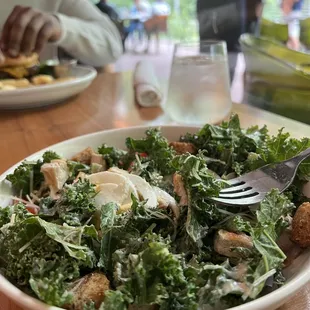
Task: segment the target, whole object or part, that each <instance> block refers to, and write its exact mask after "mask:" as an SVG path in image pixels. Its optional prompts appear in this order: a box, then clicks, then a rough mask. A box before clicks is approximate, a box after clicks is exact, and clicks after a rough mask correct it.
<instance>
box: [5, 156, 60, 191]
mask: <svg viewBox="0 0 310 310" xmlns="http://www.w3.org/2000/svg"><path fill="white" fill-rule="evenodd" d="M59 158H60V156H59V155H57V154H56V153H55V152H53V151H47V152H45V153H44V154H43V160H38V161H24V162H23V163H22V164H21V165H20V166H18V167H17V168H16V169H15V170H14V173H12V174H9V175H8V176H7V177H6V179H7V180H8V181H10V182H11V183H12V185H13V188H14V190H15V191H16V192H17V193H18V194H21V195H22V196H26V195H29V194H30V193H31V192H32V191H33V190H37V189H39V187H40V185H41V183H42V181H43V180H44V177H43V174H42V173H41V172H40V170H41V166H42V165H43V164H45V163H49V162H51V160H53V159H59Z"/></svg>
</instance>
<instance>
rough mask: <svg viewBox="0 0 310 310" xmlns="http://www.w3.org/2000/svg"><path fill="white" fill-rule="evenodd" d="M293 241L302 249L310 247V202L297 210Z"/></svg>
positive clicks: (293, 227) (294, 219)
mask: <svg viewBox="0 0 310 310" xmlns="http://www.w3.org/2000/svg"><path fill="white" fill-rule="evenodd" d="M291 239H292V241H293V242H295V243H296V244H298V245H299V246H300V247H301V248H307V247H309V246H310V202H305V203H303V204H302V205H301V206H300V207H299V208H298V209H297V211H296V214H295V216H294V218H293V223H292V238H291Z"/></svg>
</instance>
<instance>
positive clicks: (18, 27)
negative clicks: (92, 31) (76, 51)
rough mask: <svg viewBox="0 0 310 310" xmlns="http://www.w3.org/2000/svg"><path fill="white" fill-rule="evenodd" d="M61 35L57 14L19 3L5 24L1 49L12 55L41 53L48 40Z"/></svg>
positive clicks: (53, 39)
mask: <svg viewBox="0 0 310 310" xmlns="http://www.w3.org/2000/svg"><path fill="white" fill-rule="evenodd" d="M60 37H61V25H60V22H59V20H58V18H57V17H56V16H54V15H52V14H49V13H45V12H41V11H39V10H36V9H33V8H31V7H24V6H20V5H18V6H16V7H15V8H14V9H13V11H12V13H11V14H10V16H9V17H8V19H7V20H6V22H5V24H4V26H3V30H2V36H1V50H2V51H3V52H4V53H5V54H8V55H9V56H11V57H17V56H18V55H19V54H21V53H22V54H25V55H29V54H31V53H33V52H37V53H40V51H41V50H42V48H43V47H44V45H45V44H46V43H47V42H54V41H57V40H58V39H59V38H60Z"/></svg>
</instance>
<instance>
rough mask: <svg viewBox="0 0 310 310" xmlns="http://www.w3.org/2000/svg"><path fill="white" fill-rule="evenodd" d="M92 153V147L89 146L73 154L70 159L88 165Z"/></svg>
mask: <svg viewBox="0 0 310 310" xmlns="http://www.w3.org/2000/svg"><path fill="white" fill-rule="evenodd" d="M93 154H94V151H93V149H92V148H91V147H88V148H87V149H85V150H83V151H81V152H79V153H77V154H76V155H74V156H73V157H72V158H71V159H72V160H73V161H76V162H79V163H82V164H85V165H90V163H91V159H92V155H93Z"/></svg>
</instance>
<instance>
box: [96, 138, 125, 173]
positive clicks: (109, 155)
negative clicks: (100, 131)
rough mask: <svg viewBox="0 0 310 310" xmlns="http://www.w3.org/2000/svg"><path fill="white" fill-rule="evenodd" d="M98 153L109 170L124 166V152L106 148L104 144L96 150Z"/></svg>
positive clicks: (109, 147)
mask: <svg viewBox="0 0 310 310" xmlns="http://www.w3.org/2000/svg"><path fill="white" fill-rule="evenodd" d="M98 153H99V154H101V155H102V156H103V158H104V159H105V161H106V162H107V165H108V167H109V168H110V167H113V166H117V167H122V166H124V160H125V155H126V154H127V152H126V151H123V150H120V149H117V148H115V147H111V146H107V145H106V144H105V143H104V144H103V145H102V146H100V147H99V148H98Z"/></svg>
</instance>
